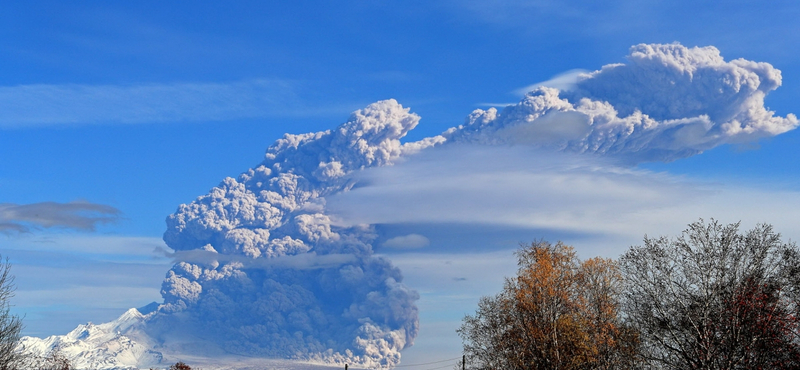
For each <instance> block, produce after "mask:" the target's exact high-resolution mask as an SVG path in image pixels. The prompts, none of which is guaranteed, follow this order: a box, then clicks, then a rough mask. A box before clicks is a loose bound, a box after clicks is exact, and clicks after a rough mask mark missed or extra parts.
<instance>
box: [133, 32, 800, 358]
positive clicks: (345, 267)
mask: <svg viewBox="0 0 800 370" xmlns="http://www.w3.org/2000/svg"><path fill="white" fill-rule="evenodd" d="M628 60H629V62H628V64H615V65H608V66H605V67H603V68H602V69H601V70H599V71H596V72H592V73H584V74H580V75H579V76H578V77H577V82H576V83H575V84H564V85H563V86H562V88H565V89H566V88H569V89H568V90H557V89H555V88H552V87H544V86H542V87H537V88H536V90H534V91H532V92H530V93H528V94H527V95H526V96H525V97H524V98H523V99H522V101H521V102H520V103H519V104H516V105H513V106H509V107H507V108H505V109H504V110H503V111H502V112H498V111H497V110H495V109H489V110H485V111H484V110H476V111H474V112H473V113H472V114H470V115H469V117H468V118H467V122H466V123H465V124H464V125H462V126H459V127H455V128H452V129H450V130H448V131H446V132H445V133H443V134H442V135H439V136H435V137H431V138H427V139H424V140H421V141H418V142H413V143H405V144H403V143H401V141H400V139H401V138H403V137H404V136H405V135H406V134H407V133H408V131H409V130H411V129H413V128H414V127H415V126H416V125H417V123H418V122H419V117H418V116H417V115H415V114H412V113H409V110H408V109H407V108H403V107H402V106H401V105H400V104H398V103H397V102H396V101H394V100H386V101H381V102H377V103H374V104H371V105H369V106H368V107H366V108H364V109H362V110H359V111H356V112H354V113H353V114H352V116H351V117H350V119H349V120H348V121H347V122H345V123H344V124H342V125H341V126H339V127H338V128H336V129H334V130H329V131H324V132H317V133H309V134H302V135H288V134H287V135H285V136H284V137H283V138H282V139H280V140H278V141H277V142H276V143H275V144H273V145H272V146H271V147H270V148H269V149H268V150H267V153H266V159H265V160H264V161H263V162H261V163H260V164H259V165H257V166H255V167H254V168H252V169H250V170H248V171H246V172H244V173H243V174H241V175H240V176H239V177H238V178H235V179H234V178H227V179H225V180H224V181H222V183H221V184H220V185H218V186H217V187H215V188H213V189H212V190H211V191H210V192H209V193H208V194H206V195H203V196H200V197H199V198H197V199H196V200H195V201H193V202H191V203H190V204H184V205H181V206H180V207H179V208H178V210H177V212H176V213H174V214H173V215H171V216H169V217H168V219H167V231H166V232H165V234H164V240H165V242H166V243H167V245H169V247H170V248H172V249H173V250H175V254H174V258H175V259H176V260H177V263H176V264H175V265H174V267H173V268H172V269H171V270H170V271H169V272H168V274H167V277H166V279H165V280H164V282H163V286H162V292H161V293H162V295H163V297H164V302H163V304H160V305H159V306H158V308H157V309H156V310H155V311H154V312H152V313H151V314H148V315H147V317H148V319H147V325H146V330H147V332H148V334H149V335H150V336H151V337H153V338H154V339H156V340H160V341H161V342H162V343H171V345H172V346H179V347H180V346H181V345H183V346H184V348H183V349H184V350H192V349H194V350H195V351H206V350H207V349H208V347H207V346H206V344H208V343H212V344H213V345H214V346H215V347H216V348H221V349H223V350H225V351H228V352H232V353H238V354H246V355H255V356H271V357H290V358H305V359H319V360H324V361H328V362H345V361H346V362H349V363H360V364H362V365H367V366H384V367H387V366H392V365H396V364H397V363H398V362H399V359H400V354H399V351H400V350H402V349H403V348H405V347H407V346H409V345H411V344H412V343H413V340H414V338H415V336H416V335H417V332H418V319H417V308H416V306H415V301H416V300H417V299H418V298H419V295H418V294H417V293H416V292H415V291H413V290H412V289H410V288H408V287H406V286H405V285H403V283H402V275H401V273H400V271H399V270H398V269H397V268H395V267H394V266H392V264H391V263H390V262H389V261H388V260H386V259H384V258H381V257H377V256H375V255H374V254H373V249H372V244H373V242H374V241H375V240H376V238H377V236H376V233H375V231H374V230H373V228H372V227H371V226H369V225H358V224H356V225H352V224H346V223H345V222H338V221H339V220H337V217H339V216H341V215H337V214H335V213H333V212H331V209H330V206H329V205H328V204H327V202H326V198H330V197H331V196H333V195H336V194H339V193H344V192H348V191H350V190H351V189H353V187H354V186H355V185H356V182H357V181H359V179H364V178H367V179H368V177H364V176H358V175H359V173H362V172H368V171H363V170H365V169H367V168H370V167H380V166H389V165H392V164H394V163H396V162H398V160H399V159H401V158H402V157H404V156H408V155H410V154H413V153H416V152H419V151H423V150H426V149H427V148H429V147H432V146H437V145H438V146H450V145H451V143H461V144H464V143H470V144H479V145H480V144H489V147H492V146H497V145H508V144H524V145H530V146H534V147H539V148H544V149H555V150H557V151H567V152H572V153H592V154H597V155H606V156H609V157H612V158H618V159H622V160H624V161H627V162H629V163H636V162H639V161H647V160H673V159H676V158H680V157H685V156H690V155H693V154H696V153H699V152H701V151H703V150H706V149H709V148H712V147H714V146H717V145H720V144H725V143H741V142H745V141H748V140H756V139H758V138H762V137H766V136H771V135H777V134H780V133H783V132H786V131H788V130H791V129H794V128H795V127H796V126H797V125H798V121H797V119H796V117H795V116H793V115H789V116H787V117H785V118H782V117H777V116H775V115H774V113H773V112H771V111H769V110H767V109H766V108H765V107H764V97H765V96H766V94H767V93H768V92H769V91H772V90H774V89H775V88H777V87H778V86H779V85H780V83H781V77H780V72H779V71H778V70H776V69H774V68H773V67H772V66H770V65H769V64H766V63H755V62H750V61H746V60H741V59H740V60H734V61H731V62H725V61H724V60H723V58H722V57H721V56H720V55H719V51H718V50H717V49H715V48H713V47H706V48H692V49H689V48H685V47H683V46H681V45H678V44H670V45H638V46H635V47H633V49H632V52H631V54H630V55H629V56H628ZM452 146H453V147H457V146H456V145H452ZM461 147H462V148H463V147H472V146H471V145H464V146H461ZM428 152H435V151H428ZM442 152H443V153H448V151H446V150H444V151H442ZM535 152H536V151H531V153H535ZM547 158H549V157H547V156H541V157H539V158H538V159H539V160H541V161H546V160H547ZM465 160H466V161H469V158H468V156H467V158H466V159H465ZM467 163H468V164H465V167H469V168H467V171H471V172H479V171H487V169H486V168H481V166H480V164H479V163H480V162H479V161H474V162H467ZM489 163H491V161H489ZM598 163H599V162H598ZM552 165H553V166H558V165H559V164H558V163H554V164H552ZM398 167H399V166H398ZM488 170H489V171H490V170H491V168H489V169H488ZM534 170H535V169H534ZM452 172H453V171H441V170H440V169H436V171H434V172H432V173H431V177H436V176H439V177H442V176H448V175H447V174H451V173H452ZM373 173H382V172H374V171H373ZM534 175H536V174H534ZM595 178H596V177H595ZM429 183H431V182H429ZM433 183H435V181H434V182H433ZM553 184H554V185H553V187H554V188H555V187H559V189H560V190H559V191H561V190H563V189H561V188H563V186H560V185H558V183H557V182H553ZM589 185H590V184H588V182H587V186H589ZM360 186H361V188H360V189H365V188H368V187H369V186H370V185H369V184H364V183H362V184H360ZM459 186H461V185H460V184H459ZM488 186H495V187H497V185H496V183H494V182H491V181H490V183H489V185H488ZM406 190H407V189H405V190H403V191H406ZM359 191H360V190H359ZM356 192H357V191H353V192H352V193H356ZM625 195H626V196H627V194H625ZM384 200H385V199H384ZM375 201H376V202H380V201H381V199H377V200H375ZM487 207H490V206H487ZM548 217H549V216H548ZM428 243H429V241H428V239H427V238H425V237H424V236H422V235H416V234H411V235H407V236H403V237H398V238H394V239H390V240H388V241H386V242H385V246H386V247H389V248H391V247H395V248H401V247H404V248H411V247H424V246H425V245H427V244H428ZM172 348H173V349H175V347H172ZM178 349H179V350H180V349H181V348H178Z"/></svg>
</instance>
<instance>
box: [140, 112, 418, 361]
mask: <svg viewBox="0 0 800 370" xmlns="http://www.w3.org/2000/svg"><path fill="white" fill-rule="evenodd" d="M418 122H419V117H418V116H417V115H415V114H411V113H409V112H408V109H406V108H403V107H402V106H400V105H399V104H398V103H397V102H396V101H394V100H387V101H381V102H377V103H374V104H371V105H370V106H368V107H366V108H364V109H362V110H359V111H356V112H354V113H353V114H352V116H351V117H350V119H349V120H348V121H347V122H346V123H344V124H343V125H341V126H339V127H338V128H337V129H335V130H331V131H325V132H317V133H310V134H303V135H289V134H287V135H285V136H284V137H283V138H282V139H280V140H278V141H277V142H276V143H275V144H274V145H272V146H271V147H270V148H269V149H268V150H267V154H266V159H265V160H264V161H263V162H261V163H260V164H259V165H258V166H256V167H255V168H253V169H250V170H248V171H246V172H245V173H243V174H241V175H240V176H239V177H238V178H237V179H233V178H227V179H225V180H224V181H223V182H222V183H221V184H220V185H219V186H217V187H215V188H213V189H212V190H211V191H210V192H209V193H208V194H206V195H203V196H201V197H199V198H197V199H196V200H195V201H194V202H192V203H190V204H184V205H181V206H180V207H179V208H178V210H177V212H176V213H174V214H173V215H171V216H169V217H168V219H167V225H168V227H167V231H166V232H165V234H164V240H165V241H166V242H167V244H168V245H169V247H170V248H172V249H174V250H175V251H176V253H175V258H176V259H177V260H179V261H180V262H178V263H176V264H175V266H174V267H173V268H172V269H171V270H170V271H169V273H168V274H167V277H166V279H165V280H164V283H163V287H162V290H161V293H162V295H163V297H164V303H163V304H162V305H160V307H159V308H158V311H157V312H156V313H155V314H154V315H153V318H152V319H150V321H149V322H148V324H147V331H148V333H149V334H150V335H151V336H153V337H155V338H158V339H160V340H162V341H164V342H165V343H170V342H173V343H176V342H180V341H181V339H180V338H176V337H178V336H182V337H184V340H186V339H185V338H195V339H194V340H195V341H200V342H203V341H210V342H212V343H215V344H216V345H218V346H219V347H221V348H222V349H224V350H225V351H227V352H231V353H237V354H246V355H258V356H269V357H295V358H305V359H319V360H323V361H329V362H330V361H333V362H344V361H347V362H350V363H353V362H356V363H361V364H363V365H392V364H397V363H398V362H399V359H400V353H399V351H400V350H401V349H403V348H405V347H407V346H410V345H411V344H412V343H413V340H414V337H415V336H416V335H417V331H418V319H417V307H416V306H415V303H414V302H415V301H416V300H417V299H418V298H419V295H418V294H417V293H416V292H415V291H413V290H411V289H409V288H408V287H406V286H405V285H403V284H402V275H401V273H400V271H399V270H398V269H397V268H395V267H393V266H392V265H391V263H390V262H389V261H387V260H385V259H383V258H380V257H376V256H373V252H372V246H371V243H372V241H373V240H374V239H375V237H376V235H374V233H373V232H372V230H371V228H370V227H369V226H356V227H347V228H342V227H336V226H335V225H333V223H332V221H331V217H330V216H329V215H328V214H326V212H325V196H326V195H329V194H333V193H337V192H341V191H344V190H347V189H348V188H349V187H351V186H352V185H353V184H352V183H350V182H349V181H348V180H347V175H348V174H350V173H351V172H353V171H357V170H360V169H363V168H366V167H372V166H382V165H387V164H391V163H392V161H393V160H395V159H396V158H398V157H399V156H400V155H401V154H402V153H404V152H407V151H409V150H419V149H421V148H424V147H425V146H427V145H430V144H427V143H414V144H409V145H405V146H404V145H402V144H401V143H400V141H399V139H400V138H402V137H403V136H405V135H406V133H407V132H408V131H409V130H411V129H412V128H414V126H416V125H417V123H418ZM191 346H192V345H190V344H187V346H186V348H190V347H191Z"/></svg>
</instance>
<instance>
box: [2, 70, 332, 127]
mask: <svg viewBox="0 0 800 370" xmlns="http://www.w3.org/2000/svg"><path fill="white" fill-rule="evenodd" d="M299 93H300V92H299V91H298V88H297V87H296V83H294V82H290V81H283V80H264V79H257V80H248V81H239V82H229V83H172V84H138V85H76V84H65V85H44V84H39V85H19V86H3V87H0V128H25V127H36V126H47V125H83V124H131V123H148V122H184V121H188V122H194V121H221V120H232V119H241V118H259V117H287V116H288V117H297V116H313V115H320V114H326V113H329V112H330V111H340V110H341V109H345V108H344V107H334V106H332V105H328V106H326V107H320V106H316V107H308V106H305V104H304V103H303V102H302V99H301V97H300V96H299Z"/></svg>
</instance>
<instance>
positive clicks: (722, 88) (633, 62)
mask: <svg viewBox="0 0 800 370" xmlns="http://www.w3.org/2000/svg"><path fill="white" fill-rule="evenodd" d="M628 61H629V63H627V64H611V65H606V66H604V67H603V68H602V69H601V70H599V71H595V72H592V73H584V74H580V75H578V78H577V82H576V83H575V84H574V86H571V87H570V88H569V89H567V90H558V89H555V88H551V87H546V86H543V87H539V88H537V89H536V90H533V91H531V92H529V93H528V94H527V95H526V96H525V97H524V98H523V99H522V101H520V102H519V103H518V104H516V105H512V106H509V107H507V108H505V109H504V110H503V111H502V112H498V111H497V110H496V109H494V108H491V109H488V110H480V109H479V110H476V111H474V112H472V114H470V116H469V117H468V118H467V122H466V123H465V124H464V125H462V126H459V127H457V128H454V129H451V130H450V131H448V132H446V133H445V134H444V135H443V136H444V137H446V138H447V139H448V141H451V142H452V141H458V142H474V143H483V144H498V143H501V144H509V143H510V144H527V145H535V146H542V147H550V148H553V149H557V150H564V151H569V152H578V153H597V154H601V155H608V156H613V157H618V158H620V159H623V160H624V161H628V162H631V163H636V162H641V161H670V160H675V159H678V158H683V157H688V156H692V155H695V154H698V153H701V152H702V151H704V150H707V149H710V148H713V147H715V146H718V145H721V144H738V143H744V142H749V141H753V140H757V139H760V138H764V137H769V136H774V135H778V134H781V133H784V132H786V131H789V130H792V129H794V128H796V127H797V125H798V121H797V118H796V117H795V116H794V115H793V114H789V115H788V116H787V117H785V118H784V117H777V116H775V114H774V112H772V111H769V110H768V109H767V108H765V107H764V97H765V96H766V95H767V93H769V92H770V91H772V90H775V89H776V88H777V87H778V86H780V85H781V72H780V71H779V70H777V69H775V68H773V67H772V66H771V65H770V64H768V63H756V62H752V61H748V60H744V59H736V60H733V61H730V62H726V61H725V60H724V59H723V58H722V56H721V55H720V52H719V50H717V49H716V48H715V47H713V46H708V47H703V48H699V47H694V48H686V47H684V46H682V45H680V44H667V45H662V44H654V45H645V44H642V45H637V46H634V47H632V48H631V53H630V54H629V55H628Z"/></svg>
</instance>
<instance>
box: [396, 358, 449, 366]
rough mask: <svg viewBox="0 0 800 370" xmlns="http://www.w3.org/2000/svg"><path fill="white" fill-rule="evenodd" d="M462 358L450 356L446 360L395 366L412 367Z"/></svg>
mask: <svg viewBox="0 0 800 370" xmlns="http://www.w3.org/2000/svg"><path fill="white" fill-rule="evenodd" d="M460 359H461V357H456V358H448V359H446V360H439V361H433V362H425V363H421V364H408V365H397V366H395V367H411V366H423V365H433V364H440V363H442V362H447V361H453V360H460ZM448 366H449V365H448ZM437 369H438V368H437Z"/></svg>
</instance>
